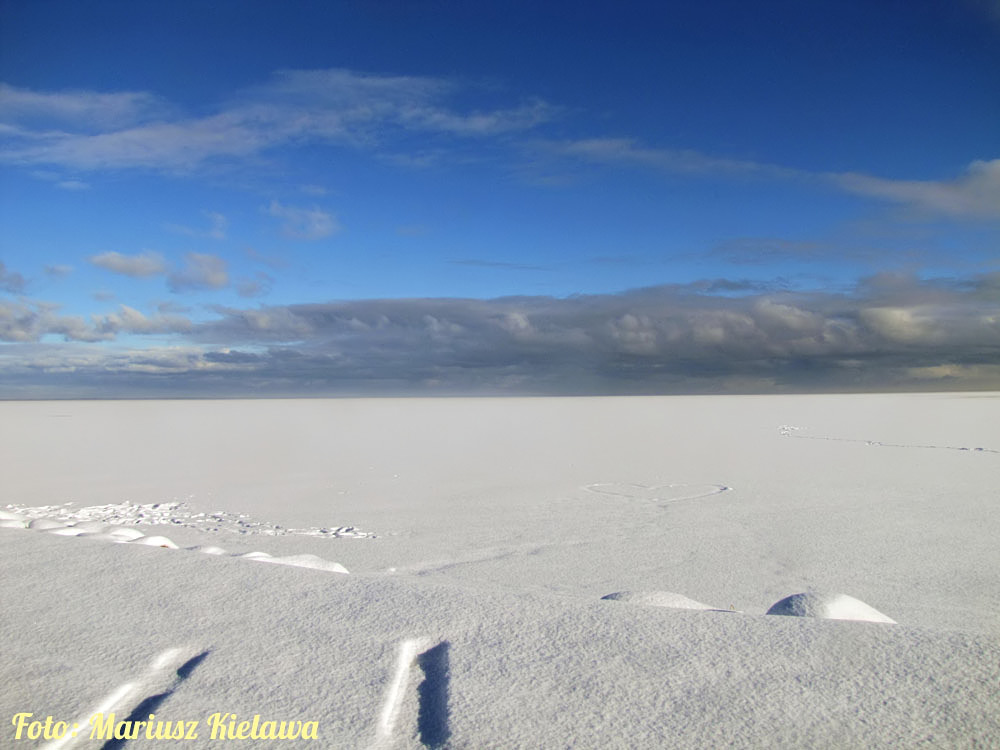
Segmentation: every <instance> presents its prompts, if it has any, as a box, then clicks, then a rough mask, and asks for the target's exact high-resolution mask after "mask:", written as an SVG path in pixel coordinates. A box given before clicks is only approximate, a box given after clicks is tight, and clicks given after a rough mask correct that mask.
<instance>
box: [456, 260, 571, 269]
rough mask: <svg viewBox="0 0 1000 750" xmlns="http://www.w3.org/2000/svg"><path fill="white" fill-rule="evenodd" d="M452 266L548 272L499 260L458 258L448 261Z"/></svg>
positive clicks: (533, 266)
mask: <svg viewBox="0 0 1000 750" xmlns="http://www.w3.org/2000/svg"><path fill="white" fill-rule="evenodd" d="M448 262H449V263H451V264H452V265H454V266H472V267H473V268H491V269H495V270H499V271H550V270H552V269H550V268H547V267H546V266H537V265H531V264H527V263H507V262H504V261H500V260H482V259H478V258H459V259H456V260H449V261H448Z"/></svg>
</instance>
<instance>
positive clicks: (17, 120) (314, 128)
mask: <svg viewBox="0 0 1000 750" xmlns="http://www.w3.org/2000/svg"><path fill="white" fill-rule="evenodd" d="M455 91H456V86H455V85H454V84H452V83H450V82H449V81H446V80H444V79H435V78H429V77H420V76H385V75H370V74H363V73H357V72H354V71H349V70H341V69H333V70H287V71H280V72H278V73H275V74H274V75H273V76H272V77H271V79H270V80H269V81H267V82H266V83H264V84H262V85H260V86H256V87H253V88H250V89H247V90H245V91H243V92H240V93H239V94H237V95H236V96H235V97H233V98H232V99H231V100H230V101H228V102H225V103H223V104H222V105H220V106H219V108H218V110H217V111H216V112H215V113H212V114H209V115H205V116H201V117H191V116H183V115H178V114H177V113H176V112H175V111H172V110H171V109H170V108H169V107H166V106H165V105H163V103H162V102H161V101H160V100H159V99H158V98H157V97H155V96H153V95H151V94H145V93H100V92H92V91H73V92H41V91H29V90H25V89H15V88H13V87H9V86H8V87H5V88H4V89H3V90H0V94H3V95H5V99H6V101H7V102H8V106H7V107H5V108H3V111H4V115H3V119H2V120H0V138H2V139H3V141H4V145H3V147H2V149H0V159H3V160H4V161H7V162H12V163H16V164H23V165H55V166H61V167H64V168H71V169H75V170H81V171H85V170H99V169H133V168H144V169H154V170H167V171H190V170H193V169H197V168H199V167H200V166H202V165H204V164H205V163H207V162H209V161H214V160H226V159H242V158H246V157H250V156H253V155H255V154H258V153H260V152H263V151H265V150H268V149H272V148H277V147H280V146H288V145H297V144H303V143H321V142H326V143H336V144H340V145H345V146H351V147H355V148H372V147H375V146H377V145H379V144H380V143H382V142H383V141H385V140H387V139H389V140H391V139H392V134H393V133H405V132H408V131H409V132H412V131H419V132H425V133H437V134H441V135H450V136H453V137H460V138H483V137H490V136H497V135H502V134H504V133H509V132H514V131H520V130H527V129H531V128H533V127H535V126H537V125H538V124H540V123H542V122H545V121H546V120H547V119H550V118H551V117H553V116H554V114H555V112H556V109H555V108H554V107H552V106H550V105H548V104H546V103H545V102H543V101H541V100H539V99H533V100H530V101H528V102H526V103H519V104H517V105H515V106H511V107H498V108H495V109H490V110H476V111H471V112H470V111H462V110H460V109H458V108H455V107H453V106H450V105H449V103H448V102H449V99H450V98H451V97H452V94H453V93H455ZM74 114H76V115H77V117H76V118H74ZM154 114H155V115H156V116H155V117H153V115H154Z"/></svg>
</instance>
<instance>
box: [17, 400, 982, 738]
mask: <svg viewBox="0 0 1000 750" xmlns="http://www.w3.org/2000/svg"><path fill="white" fill-rule="evenodd" d="M0 476H2V477H3V479H2V484H0V487H2V489H3V496H2V497H0V511H2V512H0V565H2V567H0V570H2V571H3V573H2V574H0V575H2V578H0V583H2V585H0V592H2V594H0V633H2V637H3V647H2V649H0V727H5V728H0V747H4V748H7V747H11V748H17V747H25V748H28V747H46V748H109V749H110V748H114V747H120V748H133V747H134V748H140V747H148V748H153V747H158V746H161V745H163V744H164V743H166V744H167V746H173V747H184V748H189V747H190V748H199V747H206V748H208V747H225V746H229V745H233V746H239V747H268V748H277V747H323V748H327V747H329V748H386V749H388V748H421V747H451V748H508V747H509V748H564V747H577V748H614V747H621V748H645V747H649V748H658V747H683V748H687V747H706V748H708V747H711V748H715V747H719V746H733V747H762V748H763V747H787V748H801V747H830V748H845V747H885V748H890V747H891V748H898V747H996V746H1000V575H998V572H1000V544H998V543H997V539H1000V514H998V513H997V503H998V500H1000V494H998V491H997V485H998V480H1000V394H987V393H979V394H921V395H852V396H847V395H838V396H781V397H750V396H747V397H743V396H720V397H670V398H601V399H575V398H565V399H433V400H432V399H427V400H411V399H383V400H365V399H345V400H302V401H294V400H292V401H280V400H274V401H265V400H262V401H187V402H185V401H132V402H98V401H93V402H6V403H0ZM262 563H272V564H262ZM273 563H277V564H273ZM348 571H349V572H348ZM769 612H770V614H769ZM782 615H785V616H782ZM28 714H31V715H30V716H28ZM111 714H114V718H113V719H112V718H111ZM151 714H152V715H153V718H152V719H150V718H149V717H150V715H151ZM48 717H51V720H50V721H49V725H48V728H46V724H45V722H46V720H47V718H48ZM254 717H257V718H256V720H255V718H254ZM254 721H256V723H254ZM33 722H39V723H37V724H35V723H33ZM58 722H65V723H66V724H65V728H66V732H65V734H63V733H62V730H63V725H59V724H58ZM140 722H147V723H146V724H140ZM168 722H169V724H168ZM181 722H186V723H185V724H184V725H181ZM195 722H197V723H195ZM242 722H247V723H246V724H245V725H243V724H241V723H242ZM281 722H285V723H284V725H282V724H281ZM74 724H75V725H76V727H77V734H76V736H75V737H74V736H73V735H72V731H71V730H72V728H73V726H74ZM19 731H20V734H21V739H17V737H16V735H17V733H18V732H19ZM108 732H110V733H111V736H110V739H109V735H108V734H107V733H108ZM116 733H117V735H119V736H118V737H117V738H116V736H115V735H116ZM172 733H181V734H188V736H189V738H188V739H174V740H167V739H165V737H168V736H171V735H172ZM33 734H38V735H39V736H37V738H31V735H33ZM44 734H48V735H49V736H48V737H45V736H42V735H44ZM92 734H93V735H94V736H91V735H92ZM157 734H159V736H160V739H157V738H156V737H157ZM191 734H196V735H197V738H191ZM241 734H242V735H245V736H246V739H240V738H239V737H240V735H241ZM278 734H284V735H290V734H291V735H297V737H296V738H286V739H280V738H267V737H268V735H278ZM57 735H62V736H57ZM313 735H315V736H316V739H308V737H311V736H313ZM304 737H305V738H304ZM171 743H172V745H171Z"/></svg>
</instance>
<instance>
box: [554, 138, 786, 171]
mask: <svg viewBox="0 0 1000 750" xmlns="http://www.w3.org/2000/svg"><path fill="white" fill-rule="evenodd" d="M541 145H542V146H543V147H544V148H545V149H547V150H548V151H550V152H551V153H553V154H556V155H561V156H566V157H572V158H576V159H582V160H585V161H590V162H597V163H601V164H609V165H616V166H632V167H646V168H649V169H655V170H658V171H662V172H668V173H674V174H696V175H697V174H701V175H720V174H729V175H748V176H763V177H785V178H788V177H800V176H802V175H803V174H804V173H803V172H802V171H800V170H796V169H789V168H787V167H781V166H778V165H776V164H767V163H762V162H756V161H747V160H741V159H728V158H724V157H717V156H711V155H709V154H704V153H701V152H699V151H693V150H690V149H668V148H652V147H648V146H643V145H642V144H640V143H638V142H637V141H635V140H634V139H631V138H586V139H581V140H571V141H561V142H559V141H552V142H547V143H543V144H541Z"/></svg>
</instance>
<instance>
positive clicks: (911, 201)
mask: <svg viewBox="0 0 1000 750" xmlns="http://www.w3.org/2000/svg"><path fill="white" fill-rule="evenodd" d="M830 178H831V179H832V180H833V181H834V182H835V183H836V184H837V185H839V186H840V187H841V188H842V189H844V190H846V191H848V192H850V193H856V194H858V195H865V196H869V197H873V198H880V199H882V200H887V201H891V202H893V203H898V204H901V205H903V206H906V207H908V208H910V209H912V210H914V211H915V212H917V213H918V214H923V215H929V216H947V217H952V218H975V219H1000V159H993V160H992V161H974V162H972V164H970V165H969V166H968V168H967V169H966V170H965V172H964V173H963V174H961V175H959V176H958V177H956V178H955V179H953V180H941V181H933V180H888V179H884V178H881V177H872V176H870V175H864V174H856V173H846V174H836V175H831V176H830Z"/></svg>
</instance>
